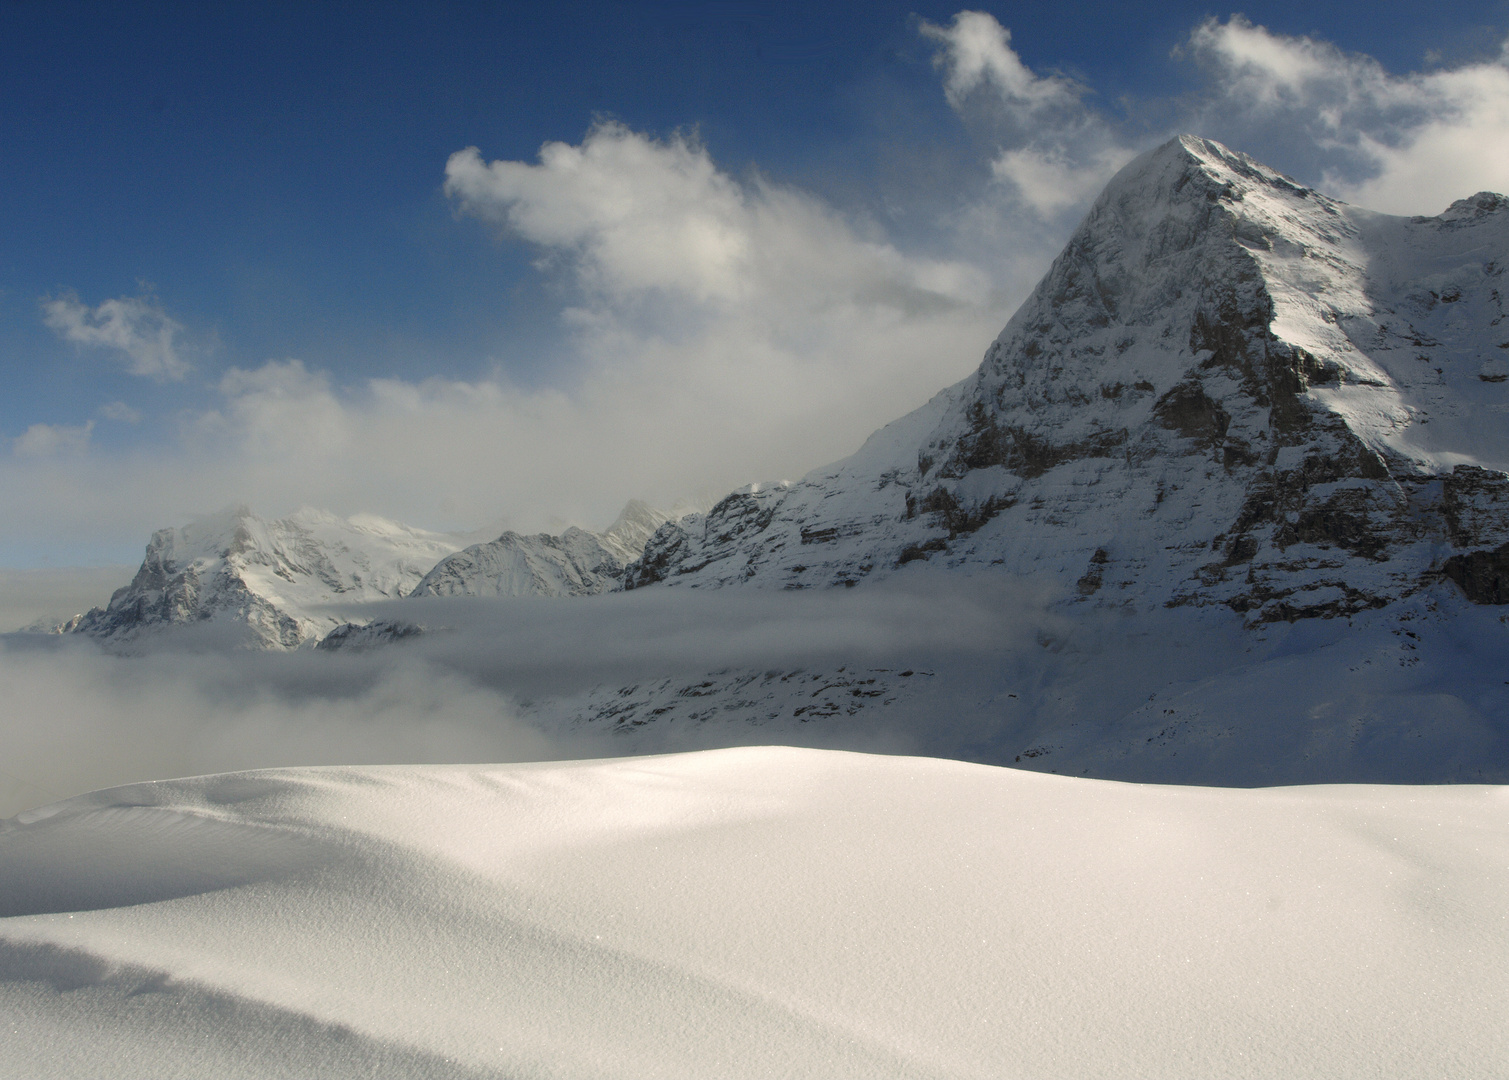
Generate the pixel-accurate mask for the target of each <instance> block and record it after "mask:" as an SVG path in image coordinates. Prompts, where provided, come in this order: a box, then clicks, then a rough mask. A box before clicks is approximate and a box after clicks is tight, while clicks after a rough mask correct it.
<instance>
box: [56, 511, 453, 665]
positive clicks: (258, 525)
mask: <svg viewBox="0 0 1509 1080" xmlns="http://www.w3.org/2000/svg"><path fill="white" fill-rule="evenodd" d="M458 546H459V545H458V543H457V541H456V540H455V539H454V538H452V537H449V536H445V535H442V534H439V533H431V532H426V531H424V530H421V529H414V528H410V527H409V526H406V525H400V524H397V523H395V522H391V521H386V520H384V519H382V518H379V517H375V516H372V515H358V516H357V517H353V518H349V519H347V518H340V517H336V516H335V515H333V514H327V513H324V512H322V511H318V510H309V509H305V510H300V511H299V512H298V513H296V514H294V515H292V516H290V517H288V518H284V519H282V520H276V521H268V520H264V519H263V518H260V517H258V516H256V515H255V514H252V513H251V512H250V511H249V510H247V509H246V508H245V507H238V508H236V509H234V510H229V511H225V512H223V513H220V514H216V515H213V516H210V517H207V518H203V519H201V520H199V521H196V522H194V523H193V524H190V525H185V526H184V527H183V528H180V529H162V530H159V531H158V532H156V533H154V534H153V536H152V540H151V542H150V543H149V544H148V545H147V551H146V557H145V559H143V561H142V565H141V569H139V570H138V571H137V573H136V577H135V578H134V579H133V580H132V582H131V584H129V585H127V586H126V587H125V588H123V589H119V590H117V591H116V593H115V595H114V596H112V597H111V598H110V603H109V604H108V605H107V606H106V607H103V608H95V609H93V610H92V611H90V612H88V613H87V614H86V615H85V616H84V617H83V618H82V619H81V620H80V621H79V624H78V626H77V631H78V632H80V633H85V634H89V635H91V636H93V637H96V638H100V639H104V640H108V641H114V642H124V641H129V640H132V639H134V638H136V637H138V636H139V635H141V634H143V633H145V632H150V631H153V630H158V629H163V628H168V627H175V626H187V625H197V624H206V623H217V624H225V625H227V626H229V627H232V628H233V632H236V633H238V634H239V633H242V632H244V634H245V640H246V642H247V643H248V644H252V645H258V646H264V647H270V648H294V647H297V646H299V645H301V644H304V643H305V642H308V641H313V640H316V639H318V638H320V637H322V636H323V635H324V634H325V633H327V632H328V631H330V630H331V629H333V628H334V627H336V626H337V625H339V624H340V623H341V622H343V620H342V619H340V618H337V617H336V616H334V615H331V614H327V613H324V612H322V611H320V610H319V607H320V605H324V604H331V603H352V602H364V601H373V600H391V599H396V598H398V597H401V596H406V595H408V593H409V592H410V591H412V590H413V588H414V586H415V585H417V584H418V583H419V580H420V579H421V578H422V577H423V576H424V574H425V572H426V571H427V570H429V569H430V567H432V566H433V565H434V564H435V562H436V560H438V559H440V558H442V557H443V556H445V555H447V554H449V553H451V552H453V551H455V550H456V548H457V547H458ZM243 628H244V631H243Z"/></svg>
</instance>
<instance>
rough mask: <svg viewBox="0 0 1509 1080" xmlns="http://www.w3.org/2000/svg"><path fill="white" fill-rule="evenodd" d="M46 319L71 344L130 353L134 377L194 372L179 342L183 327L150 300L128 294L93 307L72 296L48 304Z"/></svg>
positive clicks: (172, 376)
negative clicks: (183, 355) (180, 350)
mask: <svg viewBox="0 0 1509 1080" xmlns="http://www.w3.org/2000/svg"><path fill="white" fill-rule="evenodd" d="M42 318H43V321H44V322H46V324H47V325H48V327H49V328H51V329H52V330H54V331H56V332H57V334H58V335H59V336H61V337H62V338H63V339H64V340H65V341H72V342H74V343H75V344H78V345H88V346H91V347H94V348H105V349H113V350H116V351H118V352H120V353H122V354H124V361H125V364H126V370H127V371H129V372H130V373H131V374H133V375H145V376H149V377H151V378H154V379H158V380H163V379H182V378H183V377H184V376H185V375H187V374H188V373H189V364H188V362H187V361H186V360H185V359H184V358H183V357H182V356H181V355H179V349H178V344H177V338H178V335H179V334H180V333H181V332H182V330H183V327H182V326H181V325H180V324H179V323H178V322H176V321H175V320H174V319H172V318H170V317H169V316H168V313H167V312H166V311H164V310H163V309H162V306H161V305H160V304H158V303H157V302H156V301H155V300H153V299H152V297H150V296H122V297H118V298H117V299H114V300H106V301H104V302H103V303H101V304H100V305H99V306H98V307H93V308H91V307H90V306H89V305H87V304H85V303H84V302H83V301H82V300H80V299H79V298H78V295H77V294H75V293H72V292H67V293H64V294H63V295H62V296H59V297H50V298H47V299H44V300H43V301H42Z"/></svg>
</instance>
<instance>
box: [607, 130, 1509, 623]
mask: <svg viewBox="0 0 1509 1080" xmlns="http://www.w3.org/2000/svg"><path fill="white" fill-rule="evenodd" d="M1506 265H1509V200H1506V199H1504V198H1503V197H1502V196H1499V195H1493V194H1489V193H1483V194H1479V195H1475V196H1473V197H1471V198H1468V199H1464V200H1462V201H1460V202H1457V203H1454V204H1453V205H1452V206H1451V207H1450V208H1449V209H1447V210H1446V212H1445V213H1443V214H1441V215H1440V216H1438V217H1429V218H1426V217H1417V218H1401V217H1391V216H1387V215H1383V214H1376V213H1372V212H1370V211H1366V210H1361V209H1358V208H1356V207H1351V206H1347V205H1345V204H1343V203H1340V202H1337V201H1336V200H1334V199H1331V198H1328V197H1326V196H1324V195H1322V194H1320V193H1319V192H1316V191H1314V190H1312V189H1310V188H1307V187H1305V186H1303V185H1301V184H1299V183H1296V182H1295V181H1293V180H1290V179H1288V178H1286V177H1284V176H1282V175H1280V174H1279V173H1277V172H1274V171H1273V170H1271V169H1268V168H1266V167H1264V166H1263V165H1260V164H1259V163H1257V162H1255V161H1253V160H1252V159H1251V158H1248V157H1246V156H1245V155H1242V154H1239V153H1235V152H1233V151H1231V150H1228V149H1227V148H1225V147H1223V146H1221V145H1219V144H1217V143H1214V142H1210V141H1208V140H1204V139H1198V138H1194V137H1191V136H1182V137H1180V138H1177V139H1174V140H1172V141H1170V142H1169V143H1167V144H1165V145H1164V146H1162V147H1159V148H1158V149H1157V150H1154V151H1152V152H1150V153H1148V154H1146V155H1144V156H1142V157H1141V158H1139V159H1137V160H1136V161H1134V162H1132V163H1131V164H1130V165H1128V166H1127V167H1126V168H1125V169H1123V170H1122V171H1121V173H1119V174H1118V175H1117V176H1116V177H1115V178H1114V179H1113V180H1112V181H1111V183H1110V184H1109V185H1108V187H1107V188H1106V190H1105V192H1104V193H1103V194H1102V195H1101V197H1100V198H1099V199H1098V200H1097V201H1096V203H1095V205H1094V208H1093V209H1092V210H1091V211H1090V213H1089V215H1088V216H1087V217H1086V219H1085V221H1084V223H1083V224H1082V225H1081V226H1080V227H1079V229H1078V230H1077V231H1076V232H1075V234H1074V236H1073V238H1072V239H1071V240H1070V241H1069V244H1068V246H1067V247H1066V248H1065V249H1064V251H1063V253H1062V254H1061V255H1060V256H1059V257H1058V259H1057V260H1056V261H1055V262H1054V264H1053V266H1052V268H1051V269H1050V270H1049V272H1048V274H1047V276H1046V277H1045V278H1044V279H1043V281H1042V282H1041V283H1040V284H1039V285H1038V287H1037V289H1036V290H1035V291H1034V293H1033V294H1032V296H1031V297H1030V298H1029V299H1028V301H1027V302H1026V303H1025V304H1023V306H1022V307H1021V309H1020V310H1019V311H1018V312H1017V313H1016V315H1015V316H1013V318H1012V319H1011V321H1010V322H1009V323H1008V324H1007V326H1006V328H1005V329H1004V330H1003V331H1002V333H1001V334H1000V336H999V337H998V338H997V339H996V341H995V342H994V343H993V344H992V345H991V346H990V348H989V349H988V350H987V352H986V355H985V359H984V362H983V363H982V364H981V365H980V368H979V369H978V370H977V371H976V372H975V374H974V375H972V376H970V377H969V378H968V379H966V380H964V381H963V382H961V383H959V384H958V385H956V386H953V387H951V388H949V389H947V390H944V391H943V392H942V393H940V394H939V395H938V396H937V397H935V398H934V399H933V400H932V401H930V402H929V403H928V404H926V405H924V406H923V407H922V408H920V409H918V410H917V411H915V412H913V413H912V414H910V415H909V416H906V417H903V418H902V419H900V420H898V421H896V422H895V423H893V424H890V425H888V426H887V427H885V428H883V429H881V430H880V431H878V432H877V433H876V434H875V435H873V436H872V437H871V438H870V440H869V441H868V442H867V443H866V444H865V446H864V447H863V448H862V449H861V450H860V451H859V452H858V453H857V454H855V455H854V456H853V457H851V458H849V459H847V460H845V461H841V462H839V463H837V464H835V465H833V466H830V467H827V468H824V469H819V470H817V471H815V472H813V473H811V474H809V475H808V476H807V477H806V478H804V479H803V480H802V481H800V482H798V483H795V484H791V485H776V486H770V487H764V488H752V489H750V490H746V491H741V492H738V493H735V494H733V495H730V496H729V497H727V498H726V499H724V500H723V501H722V502H720V503H718V504H717V505H716V506H715V507H713V509H712V510H711V511H710V512H709V513H707V514H706V515H705V516H700V517H691V518H687V519H685V520H683V521H680V522H674V523H668V524H666V525H664V526H662V527H661V528H660V530H659V531H658V532H657V533H656V535H655V536H654V537H653V538H652V539H651V541H650V544H649V545H648V547H647V548H646V551H645V555H644V557H643V559H641V560H640V561H639V562H637V563H636V564H634V565H633V566H631V567H630V568H629V571H628V573H627V574H626V575H625V584H626V586H627V587H630V588H637V587H643V586H646V585H652V584H661V585H670V586H678V585H679V586H694V587H715V586H725V585H732V584H740V583H749V584H752V585H760V586H770V587H785V588H801V587H807V586H831V585H853V584H855V583H857V582H859V581H862V580H865V579H869V578H878V577H883V576H886V575H889V574H893V573H895V572H897V571H902V572H905V571H906V569H907V568H908V566H909V565H910V564H914V563H920V562H923V561H931V562H933V563H934V564H940V563H941V564H946V565H948V566H950V567H960V568H971V567H974V568H983V567H987V566H990V567H995V568H998V569H999V570H1000V571H1002V572H1004V573H1006V574H1009V575H1030V576H1031V577H1032V578H1033V580H1035V581H1039V582H1043V581H1048V582H1056V583H1057V584H1058V587H1059V588H1060V589H1061V590H1062V592H1063V594H1064V595H1065V596H1066V597H1068V598H1070V599H1071V600H1072V601H1075V602H1087V603H1090V604H1093V605H1113V606H1124V607H1129V608H1131V609H1136V610H1146V609H1148V608H1153V607H1158V606H1162V605H1194V606H1221V607H1224V608H1229V609H1231V610H1233V611H1236V612H1239V613H1242V614H1243V615H1244V617H1245V618H1246V620H1247V621H1248V622H1249V623H1250V624H1256V623H1264V622H1272V621H1277V620H1283V621H1292V620H1296V619H1302V618H1307V617H1313V616H1322V617H1326V616H1337V615H1348V614H1352V613H1355V612H1358V611H1361V610H1365V609H1369V608H1377V607H1381V606H1384V605H1387V604H1389V603H1390V602H1392V601H1394V600H1397V599H1399V598H1401V597H1405V596H1408V595H1410V594H1411V593H1413V592H1415V591H1416V590H1419V589H1420V588H1421V587H1422V586H1424V585H1428V584H1430V583H1432V582H1435V581H1438V580H1440V578H1441V576H1442V574H1443V573H1444V574H1445V575H1446V576H1448V577H1450V578H1452V579H1453V580H1455V581H1457V582H1458V583H1459V585H1460V586H1461V587H1462V588H1463V589H1464V590H1465V592H1466V593H1467V595H1468V596H1469V598H1471V599H1473V600H1475V601H1480V602H1500V601H1503V600H1505V599H1509V548H1506V547H1503V546H1502V545H1504V544H1505V541H1506V540H1509V476H1506V474H1505V471H1504V470H1505V469H1509V324H1505V321H1504V319H1505V311H1506V307H1505V298H1504V295H1503V293H1504V289H1505V286H1506V283H1509V279H1506V278H1505V276H1504V270H1505V266H1506Z"/></svg>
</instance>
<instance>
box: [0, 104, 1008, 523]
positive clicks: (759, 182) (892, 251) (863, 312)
mask: <svg viewBox="0 0 1509 1080" xmlns="http://www.w3.org/2000/svg"><path fill="white" fill-rule="evenodd" d="M447 188H448V190H449V191H450V193H451V196H452V197H453V198H454V199H455V200H456V205H457V206H458V207H459V208H461V209H462V211H463V212H464V213H467V214H470V215H473V216H476V217H478V218H481V219H483V220H485V221H487V222H489V223H493V224H496V225H498V226H500V227H501V228H502V229H504V230H505V231H506V232H507V233H508V234H509V235H511V236H512V237H514V238H516V239H518V240H521V241H524V242H527V243H529V244H531V245H533V246H534V247H535V248H536V249H537V250H538V251H539V253H540V262H541V265H542V267H544V268H546V271H547V272H549V273H553V274H555V275H557V276H558V278H559V279H560V281H561V282H562V283H563V284H564V285H566V286H567V287H568V290H569V292H570V295H571V297H572V299H571V301H570V307H569V309H568V310H567V311H565V312H564V316H565V320H566V327H567V333H568V342H567V347H566V349H565V350H564V353H565V355H564V356H563V357H560V358H558V359H559V362H558V363H557V370H559V371H560V372H562V373H563V374H562V375H561V376H560V377H559V378H558V380H557V382H556V384H555V385H547V386H538V387H529V388H526V387H520V386H517V385H515V384H513V383H512V382H511V381H510V380H508V379H507V378H505V377H503V376H502V375H496V376H493V377H489V378H482V379H476V380H458V379H454V378H446V377H442V376H436V377H434V378H429V379H417V380H415V379H402V378H388V379H372V380H363V381H360V382H357V383H354V384H350V385H339V384H337V383H335V382H333V381H332V380H331V379H330V377H329V376H328V375H326V374H324V373H323V372H321V371H320V370H319V369H318V368H317V367H316V366H315V365H312V364H311V365H306V364H304V363H302V362H300V361H298V360H279V361H276V362H270V363H268V364H265V365H263V366H261V367H257V368H255V369H251V370H243V369H239V368H236V369H231V370H230V371H228V372H227V373H226V374H225V375H224V377H223V378H222V379H221V380H220V382H219V384H218V387H217V391H218V400H217V401H215V402H213V403H212V405H213V407H210V408H201V409H199V410H198V411H196V412H191V413H186V414H182V415H181V416H180V418H179V424H178V429H177V439H176V441H172V442H170V443H169V444H168V445H164V446H161V447H159V448H152V449H148V448H145V447H143V448H142V449H140V450H138V451H136V452H135V453H133V454H130V455H122V454H120V453H114V454H111V455H103V454H96V455H89V456H86V457H85V458H83V459H79V460H75V461H71V462H69V461H64V460H62V459H59V460H57V461H54V462H51V463H49V464H48V467H47V468H46V469H42V468H40V467H38V468H30V469H23V468H21V467H20V466H19V464H18V463H17V462H15V461H14V460H12V461H11V462H10V463H9V465H6V464H4V463H0V493H4V497H5V501H6V504H7V506H8V507H14V508H15V512H14V513H13V514H8V515H6V516H5V517H4V518H3V519H0V543H3V542H4V541H5V540H6V534H7V533H9V534H11V535H17V534H20V533H23V532H24V531H25V530H26V529H27V525H26V515H27V514H34V515H36V516H37V518H39V519H47V520H53V521H69V522H71V523H72V524H71V525H70V526H69V527H70V528H72V529H74V530H86V529H88V528H89V524H88V523H89V522H92V521H97V520H100V519H105V520H109V521H111V522H113V523H115V522H118V523H120V524H119V526H118V527H119V528H121V529H122V530H123V532H124V533H125V535H124V536H123V537H122V546H123V547H124V546H125V545H126V543H127V542H129V545H130V546H131V547H135V546H137V545H139V544H140V543H141V542H142V540H143V539H144V538H145V536H146V535H148V533H149V531H150V530H151V529H153V528H157V527H161V526H164V525H169V524H174V523H177V522H180V521H182V520H184V519H185V518H186V517H187V516H188V515H190V514H192V513H195V512H203V511H207V510H212V509H214V508H216V507H219V506H222V505H225V504H227V503H232V502H245V503H247V504H248V505H250V506H252V507H254V508H256V509H257V510H259V511H260V512H263V513H269V514H280V513H284V512H286V511H288V510H292V509H294V508H296V507H297V506H298V505H300V504H305V503H308V504H313V505H317V506H324V507H328V508H330V509H332V510H335V511H339V512H344V513H352V512H357V511H372V512H376V513H381V514H385V515H387V516H390V517H394V518H397V519H400V520H406V521H411V522H413V523H415V524H418V525H428V526H432V527H442V528H473V527H476V526H479V525H481V524H482V523H484V522H494V521H498V520H499V519H500V518H501V519H503V521H504V522H506V523H507V524H508V525H509V526H510V527H516V528H523V529H537V528H546V527H557V528H558V527H559V522H560V520H561V519H565V520H568V521H574V522H577V523H579V524H583V525H587V526H594V527H599V528H600V527H603V526H605V525H606V524H607V523H608V522H610V521H611V520H612V519H613V517H614V515H615V514H616V513H617V512H618V510H619V509H620V508H621V506H622V505H623V503H624V501H626V500H627V499H628V498H630V497H640V498H647V499H649V500H651V501H652V502H657V503H660V504H661V505H669V504H670V503H672V502H674V501H675V500H677V499H678V498H681V497H684V496H689V495H697V494H709V493H711V494H716V495H722V494H724V493H726V492H728V491H730V490H732V489H733V488H735V487H737V486H739V485H741V484H745V483H749V482H752V481H768V480H778V479H782V478H793V477H797V476H800V475H802V474H804V473H806V472H807V471H809V470H810V469H813V468H815V467H818V466H821V465H823V464H826V463H827V462H829V461H832V460H834V459H835V458H838V457H841V456H844V455H845V454H848V453H851V452H853V451H854V450H856V449H857V448H858V447H859V445H860V444H861V443H862V442H863V441H864V439H865V438H866V437H867V436H868V435H869V434H870V433H871V432H872V431H873V430H874V429H876V428H877V427H879V426H881V425H882V424H885V423H887V422H889V421H890V420H892V419H895V418H896V417H898V416H900V415H902V414H903V413H905V412H907V411H909V410H911V409H913V408H915V407H917V406H919V405H921V404H922V403H923V402H925V401H926V400H927V399H928V398H930V397H931V396H932V395H933V394H934V393H936V392H937V391H938V390H939V389H941V388H942V387H944V386H946V385H948V384H949V383H952V382H954V381H956V380H958V379H960V378H962V377H964V376H965V375H966V374H968V373H969V372H970V371H971V370H972V369H973V368H974V367H975V365H976V364H978V363H979V359H980V356H981V355H982V354H983V352H984V349H985V347H986V346H987V345H988V344H989V342H990V340H991V339H992V337H994V335H995V334H996V333H997V332H998V331H999V330H1000V328H1001V326H1002V324H1004V322H1005V321H1006V318H1007V316H1008V315H1009V314H1010V310H1011V307H1012V299H1014V298H1007V297H1003V296H1001V295H1000V294H999V293H998V292H997V291H995V289H994V287H993V282H992V278H991V276H990V275H989V274H987V273H986V272H984V271H983V270H981V269H979V268H978V267H977V266H975V265H973V264H971V263H969V262H966V261H964V260H959V259H939V258H934V257H928V256H924V255H918V254H913V253H909V252H907V251H903V250H901V249H900V248H898V247H897V246H896V245H894V244H892V243H890V242H888V241H887V240H886V239H885V238H884V237H883V236H882V235H880V234H879V232H878V230H877V229H876V228H875V227H874V226H873V225H871V224H868V223H866V222H863V221H858V220H855V219H852V218H849V217H846V216H845V215H843V214H841V213H839V212H838V211H836V210H835V209H834V208H832V207H831V206H829V205H826V204H825V203H823V202H822V201H820V200H818V199H816V198H814V197H812V196H810V195H808V194H805V193H803V192H800V191H796V190H792V189H790V188H787V187H782V186H780V185H777V184H773V183H770V182H768V181H766V180H763V179H760V178H758V177H755V178H747V179H736V178H734V177H731V176H730V175H728V174H727V173H726V172H724V171H722V170H721V169H719V168H718V167H717V165H716V163H715V162H714V161H713V159H712V157H711V155H710V154H709V153H708V152H707V150H706V149H705V148H704V147H702V146H700V145H699V144H697V143H696V142H695V141H694V140H692V139H689V138H685V137H672V138H669V139H654V138H651V137H648V136H646V135H644V134H640V133H636V132H632V131H630V130H628V129H626V128H624V127H622V126H619V125H613V124H604V125H599V126H597V127H596V128H594V129H593V130H591V131H590V132H589V133H588V134H587V136H586V137H585V138H584V139H583V140H582V142H581V143H580V144H578V145H565V144H559V143H555V144H550V145H548V146H546V147H545V148H544V150H543V151H542V152H541V154H540V157H539V159H538V160H537V161H534V162H511V161H495V162H491V163H488V162H484V161H483V159H482V157H481V155H480V154H479V153H477V152H476V151H475V150H468V151H463V152H461V153H459V154H456V155H454V156H453V157H452V158H451V161H450V164H449V168H448V181H447ZM170 434H171V433H170ZM7 469H8V470H9V472H7ZM168 477H171V482H168V480H167V479H166V478H168Z"/></svg>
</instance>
